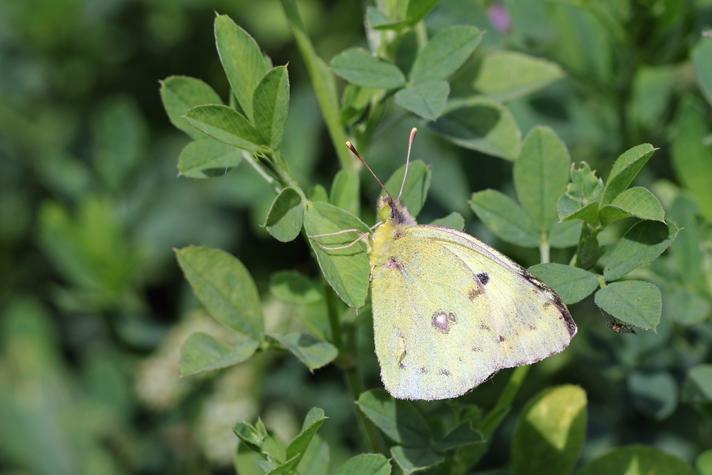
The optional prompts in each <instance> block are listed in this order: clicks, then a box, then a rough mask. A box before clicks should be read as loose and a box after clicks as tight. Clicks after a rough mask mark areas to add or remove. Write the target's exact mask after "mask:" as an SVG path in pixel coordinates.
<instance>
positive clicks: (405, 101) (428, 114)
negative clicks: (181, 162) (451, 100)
mask: <svg viewBox="0 0 712 475" xmlns="http://www.w3.org/2000/svg"><path fill="white" fill-rule="evenodd" d="M449 94H450V85H449V84H448V83H447V81H423V82H420V83H417V84H415V85H412V86H408V87H405V88H403V89H401V90H400V91H398V92H397V93H396V96H395V101H396V104H398V105H399V106H401V107H403V108H404V109H407V110H409V111H411V112H412V113H413V114H416V115H418V116H420V117H422V118H423V119H426V120H435V119H437V118H438V117H440V114H442V113H443V111H444V110H445V105H446V104H447V96H448V95H449Z"/></svg>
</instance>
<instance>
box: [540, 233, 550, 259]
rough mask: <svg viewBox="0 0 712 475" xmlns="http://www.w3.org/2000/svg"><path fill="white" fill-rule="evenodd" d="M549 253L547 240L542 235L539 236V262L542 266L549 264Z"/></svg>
mask: <svg viewBox="0 0 712 475" xmlns="http://www.w3.org/2000/svg"><path fill="white" fill-rule="evenodd" d="M549 251H550V244H549V238H548V236H547V235H546V234H545V233H544V234H542V235H541V238H540V240H539V260H540V261H541V263H542V264H547V263H549V259H550V258H549Z"/></svg>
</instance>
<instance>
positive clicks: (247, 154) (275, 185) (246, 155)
mask: <svg viewBox="0 0 712 475" xmlns="http://www.w3.org/2000/svg"><path fill="white" fill-rule="evenodd" d="M242 159H243V160H244V161H246V162H247V163H249V164H250V166H251V167H252V168H254V169H255V171H256V172H257V173H258V174H259V175H260V176H261V177H262V178H263V179H264V180H265V181H266V182H267V183H269V185H270V186H271V187H272V188H274V191H276V192H278V193H279V192H280V191H281V190H282V186H281V185H280V183H279V182H278V181H277V180H276V179H275V177H273V176H272V175H270V174H269V173H267V172H266V171H265V169H264V167H262V165H260V164H259V163H257V160H255V157H253V156H252V154H251V153H250V152H247V151H244V150H243V151H242Z"/></svg>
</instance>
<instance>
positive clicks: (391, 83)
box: [331, 48, 405, 89]
mask: <svg viewBox="0 0 712 475" xmlns="http://www.w3.org/2000/svg"><path fill="white" fill-rule="evenodd" d="M331 69H332V70H333V71H334V73H336V75H337V76H340V77H342V78H344V79H345V80H347V81H348V82H350V83H351V84H356V85H357V86H363V87H372V88H376V89H395V88H397V87H400V86H402V85H403V84H405V76H403V73H402V72H401V71H400V69H398V67H397V66H396V65H394V64H393V63H389V62H388V61H386V60H383V59H379V58H376V57H375V56H372V55H371V53H369V52H368V51H367V50H365V49H363V48H349V49H347V50H344V51H342V52H341V53H339V54H337V55H336V56H334V58H333V59H332V60H331Z"/></svg>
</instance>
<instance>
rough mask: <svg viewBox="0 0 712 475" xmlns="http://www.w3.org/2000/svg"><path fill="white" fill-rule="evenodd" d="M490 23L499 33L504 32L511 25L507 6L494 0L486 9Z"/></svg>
mask: <svg viewBox="0 0 712 475" xmlns="http://www.w3.org/2000/svg"><path fill="white" fill-rule="evenodd" d="M487 16H488V17H489V21H490V23H492V25H493V26H494V27H495V29H496V30H497V31H499V32H500V33H506V32H508V31H509V29H510V28H511V26H512V19H511V18H510V17H509V13H508V12H507V8H506V7H505V6H504V5H502V4H501V3H500V2H496V3H495V4H494V5H492V6H491V7H490V8H489V10H487Z"/></svg>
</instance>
